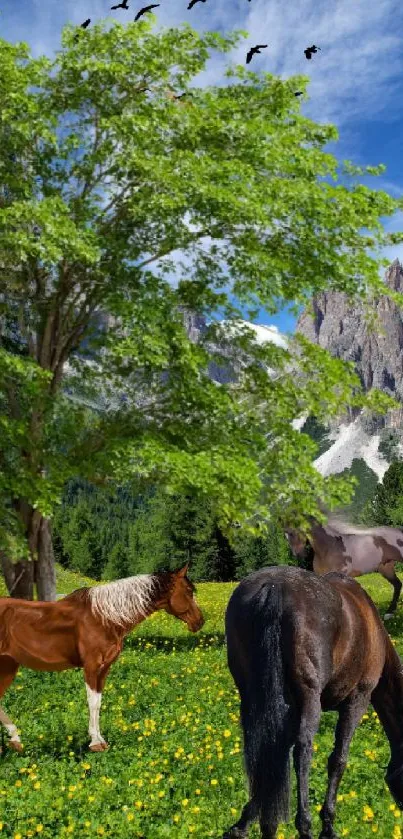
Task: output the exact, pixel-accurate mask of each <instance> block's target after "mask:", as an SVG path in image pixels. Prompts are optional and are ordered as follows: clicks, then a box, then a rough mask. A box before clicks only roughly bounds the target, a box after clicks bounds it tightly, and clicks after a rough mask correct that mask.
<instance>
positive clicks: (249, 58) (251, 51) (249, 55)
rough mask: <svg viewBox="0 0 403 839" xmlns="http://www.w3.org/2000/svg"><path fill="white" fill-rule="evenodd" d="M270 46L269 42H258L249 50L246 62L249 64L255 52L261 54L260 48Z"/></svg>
mask: <svg viewBox="0 0 403 839" xmlns="http://www.w3.org/2000/svg"><path fill="white" fill-rule="evenodd" d="M268 46H269V45H268V44H256V46H255V47H252V49H250V50H249V52H248V54H247V56H246V63H247V64H249V62H250V61H252V56H253V55H254V54H255V52H256V53H259V55H260V50H262V49H265V47H268Z"/></svg>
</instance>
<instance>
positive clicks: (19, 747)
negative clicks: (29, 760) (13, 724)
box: [8, 740, 24, 754]
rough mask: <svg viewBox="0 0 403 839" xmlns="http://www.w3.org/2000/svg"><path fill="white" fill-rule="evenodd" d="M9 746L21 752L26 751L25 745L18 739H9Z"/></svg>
mask: <svg viewBox="0 0 403 839" xmlns="http://www.w3.org/2000/svg"><path fill="white" fill-rule="evenodd" d="M8 747H9V749H14V751H15V752H20V754H21V752H23V751H24V746H23V745H22V743H20V742H19V741H18V740H9V741H8Z"/></svg>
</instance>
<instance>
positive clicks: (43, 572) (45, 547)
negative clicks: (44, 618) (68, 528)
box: [35, 518, 56, 600]
mask: <svg viewBox="0 0 403 839" xmlns="http://www.w3.org/2000/svg"><path fill="white" fill-rule="evenodd" d="M37 551H38V553H37V559H36V560H35V585H36V593H37V597H38V600H56V569H55V556H54V553H53V543H52V532H51V527H50V520H49V519H46V518H42V519H41V524H40V528H39V533H38V547H37Z"/></svg>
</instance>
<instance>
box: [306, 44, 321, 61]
mask: <svg viewBox="0 0 403 839" xmlns="http://www.w3.org/2000/svg"><path fill="white" fill-rule="evenodd" d="M318 50H320V47H315V44H313V46H312V47H307V49H306V50H304V53H305V57H306V58H308V59H309V60H310V59H311V58H312V53H313V52H317V51H318Z"/></svg>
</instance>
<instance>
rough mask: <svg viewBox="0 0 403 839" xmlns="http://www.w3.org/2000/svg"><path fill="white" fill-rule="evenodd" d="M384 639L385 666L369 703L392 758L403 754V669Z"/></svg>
mask: <svg viewBox="0 0 403 839" xmlns="http://www.w3.org/2000/svg"><path fill="white" fill-rule="evenodd" d="M385 634H386V630H385ZM386 637H387V644H386V660H385V665H384V668H383V672H382V676H381V678H380V680H379V682H378V685H377V686H376V688H375V690H374V692H373V694H372V696H371V703H372V705H373V707H374V708H375V711H376V713H377V714H378V717H379V720H380V722H381V724H382V726H383V729H384V731H385V734H386V736H387V738H388V740H389V743H390V747H391V752H392V757H393V756H394V755H396V754H397V753H400V755H402V753H403V668H402V662H401V660H400V658H399V656H398V654H397V652H396V650H395V649H394V647H393V644H392V642H391V640H390V638H389V636H388V635H386Z"/></svg>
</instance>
